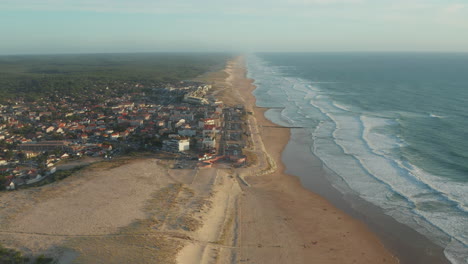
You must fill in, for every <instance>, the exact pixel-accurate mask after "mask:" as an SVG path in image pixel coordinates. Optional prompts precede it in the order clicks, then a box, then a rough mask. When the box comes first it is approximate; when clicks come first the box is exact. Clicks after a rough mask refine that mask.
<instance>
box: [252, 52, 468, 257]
mask: <svg viewBox="0 0 468 264" xmlns="http://www.w3.org/2000/svg"><path fill="white" fill-rule="evenodd" d="M247 68H248V77H249V78H252V79H254V80H255V82H254V84H255V85H256V86H257V88H256V90H255V91H254V95H255V97H256V99H257V106H260V107H271V108H272V109H271V110H269V111H267V112H266V116H267V118H268V119H270V120H271V121H273V122H275V123H277V124H280V125H284V126H291V127H301V128H303V129H304V130H306V131H307V133H305V134H304V133H292V137H294V136H301V137H303V136H304V135H308V136H310V137H311V138H310V139H311V140H310V141H308V142H310V145H308V146H307V147H308V149H309V150H310V152H311V153H312V154H313V155H314V156H316V157H318V158H319V159H320V161H321V162H322V164H323V166H325V167H326V168H327V169H328V170H330V171H331V172H332V173H331V174H333V175H334V176H333V177H332V176H330V177H328V179H327V180H328V181H330V183H331V184H332V185H333V186H334V187H335V188H336V189H338V191H339V192H341V193H352V194H355V195H357V196H359V197H360V198H362V199H364V200H366V201H368V202H370V203H372V204H374V205H376V206H378V207H380V208H381V209H382V210H383V212H384V213H385V214H387V215H389V216H391V217H392V218H394V219H395V220H396V221H398V222H400V223H403V224H405V225H407V226H409V227H410V228H412V229H414V230H416V231H417V232H419V233H421V234H423V235H424V236H426V237H427V238H428V239H429V240H431V241H433V242H434V243H436V244H437V245H439V246H441V247H443V248H444V254H445V256H446V257H447V259H448V260H449V261H450V262H452V263H457V264H458V263H468V54H466V53H465V54H457V53H256V54H250V55H248V56H247ZM286 166H288V164H286ZM331 174H330V175H331ZM302 177H304V176H302ZM303 180H304V179H303Z"/></svg>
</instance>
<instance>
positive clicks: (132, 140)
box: [0, 82, 249, 190]
mask: <svg viewBox="0 0 468 264" xmlns="http://www.w3.org/2000/svg"><path fill="white" fill-rule="evenodd" d="M211 89H212V87H211V85H207V84H203V83H199V82H177V83H173V84H171V85H167V84H166V85H165V86H164V87H150V88H148V87H146V85H143V84H141V83H123V84H119V89H114V87H109V86H106V87H102V88H100V89H97V91H98V92H95V93H92V94H87V93H86V92H83V96H80V97H79V98H78V97H76V96H70V95H62V94H58V93H55V94H52V95H49V96H44V97H43V98H40V99H38V100H35V101H34V102H27V101H26V100H15V101H8V102H6V103H5V104H2V105H0V184H1V186H0V189H3V190H14V189H17V188H21V187H23V186H31V185H33V186H34V185H38V184H40V183H43V182H44V181H45V180H47V179H50V178H53V175H54V173H56V172H57V171H59V170H60V169H61V168H60V167H59V166H57V165H58V164H66V160H71V159H72V160H80V159H84V158H87V157H94V158H95V159H112V158H114V157H116V156H123V155H127V154H129V153H134V152H144V151H146V152H156V153H165V154H167V155H172V156H173V157H183V159H184V160H187V161H191V162H184V163H181V164H179V165H177V167H178V168H182V167H183V166H188V165H187V164H189V163H190V164H192V165H193V166H198V167H211V166H212V165H213V163H215V162H217V161H226V162H228V164H230V166H242V165H245V164H246V156H245V155H244V151H243V149H244V148H245V147H246V144H247V142H248V141H247V137H248V134H249V133H248V132H247V131H248V129H247V125H246V124H247V123H246V122H245V120H246V114H248V113H246V112H245V109H244V107H243V106H242V105H238V106H235V107H226V106H225V105H224V104H223V102H222V101H218V100H217V99H216V98H215V97H214V96H213V93H212V91H211ZM63 167H64V168H66V166H63Z"/></svg>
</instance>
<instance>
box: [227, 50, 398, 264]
mask: <svg viewBox="0 0 468 264" xmlns="http://www.w3.org/2000/svg"><path fill="white" fill-rule="evenodd" d="M227 72H228V73H229V74H230V78H228V82H230V84H231V85H232V87H235V89H234V90H231V89H226V92H225V94H224V97H230V98H231V100H232V98H233V97H236V96H239V95H240V100H239V101H240V102H242V103H244V104H245V105H246V107H247V108H248V111H251V112H253V116H252V117H251V118H250V120H249V121H250V122H251V123H250V124H251V126H252V140H253V141H254V152H255V153H257V154H258V155H259V161H258V164H256V166H255V167H253V168H247V169H241V170H240V171H239V173H240V175H241V176H242V177H244V178H245V179H246V180H247V182H248V183H249V184H250V187H243V193H242V196H241V202H240V204H241V206H240V211H239V215H240V217H239V218H240V227H239V236H240V238H239V255H240V256H239V259H240V260H241V261H244V262H246V263H398V260H397V259H396V258H395V257H393V256H392V255H391V254H390V253H389V252H388V251H387V250H386V249H385V248H384V247H383V245H382V243H381V242H380V241H379V239H378V238H377V237H376V236H375V235H374V234H373V233H372V232H370V231H369V230H368V228H367V227H366V226H365V225H364V224H363V223H361V222H359V221H357V220H355V219H353V218H351V217H350V216H348V215H346V214H344V213H343V212H342V211H340V210H338V209H336V208H335V207H334V206H332V205H331V204H330V203H329V202H328V201H326V200H325V199H323V198H322V197H320V196H318V195H315V194H313V193H311V192H310V191H308V190H306V189H304V188H303V187H302V185H301V183H300V181H299V180H298V179H297V178H296V177H294V176H291V175H287V174H285V173H284V169H285V168H284V164H283V163H282V161H281V153H282V151H283V150H284V148H285V146H286V144H287V143H288V141H289V137H290V131H289V129H286V128H281V127H277V126H276V125H275V124H273V123H271V122H270V121H268V120H267V119H266V118H265V117H264V111H265V110H266V109H263V108H257V107H255V97H254V96H253V94H252V91H253V90H254V89H255V86H254V85H252V80H249V79H247V78H246V70H245V67H244V62H243V61H242V58H238V59H237V60H236V61H235V62H233V63H232V64H230V66H228V69H227ZM236 93H237V94H236ZM264 151H266V153H265V152H264ZM262 152H263V153H262ZM262 160H263V162H262ZM271 171H273V172H272V173H269V172H271Z"/></svg>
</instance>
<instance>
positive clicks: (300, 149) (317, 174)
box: [243, 80, 450, 264]
mask: <svg viewBox="0 0 468 264" xmlns="http://www.w3.org/2000/svg"><path fill="white" fill-rule="evenodd" d="M252 81H253V80H252ZM252 86H253V88H252V89H251V91H250V95H248V94H245V95H244V94H243V95H244V96H247V97H248V96H251V97H254V95H253V94H252V92H253V91H254V89H255V86H254V85H253V83H252ZM251 101H252V102H251V105H253V107H254V108H255V111H256V112H258V114H256V115H255V118H256V119H257V120H259V123H261V124H264V125H265V126H269V127H271V126H280V125H278V124H276V123H273V122H272V121H270V120H269V119H268V117H267V116H268V114H267V115H265V113H266V112H267V111H273V110H274V109H269V108H258V107H256V104H255V97H254V98H253V99H251ZM270 130H271V129H270ZM275 130H276V131H279V130H286V131H287V132H288V133H287V136H286V135H285V134H284V133H283V135H282V136H280V137H281V138H284V137H287V140H286V143H284V146H283V147H282V148H281V149H276V150H275V149H271V147H270V149H269V150H267V151H273V152H272V153H275V151H276V153H281V154H280V157H279V158H278V157H275V160H277V161H279V162H278V164H280V165H279V172H278V173H280V174H283V175H282V176H283V177H286V178H290V179H289V180H290V181H292V182H294V181H298V185H300V186H294V187H293V188H295V189H298V188H300V189H305V190H306V191H307V192H311V193H313V194H314V195H315V194H316V195H318V196H319V198H322V199H323V198H324V199H326V201H327V202H330V203H331V206H332V207H336V208H338V210H341V211H342V212H344V213H345V214H347V215H349V216H351V217H352V218H353V219H352V220H355V221H359V222H361V223H363V224H364V225H365V229H367V230H365V231H366V232H372V235H375V236H376V237H377V238H378V240H379V243H381V244H383V245H384V247H385V248H386V249H387V250H388V251H390V252H391V254H393V256H395V258H397V261H398V262H399V263H433V264H436V263H440V264H442V263H447V264H449V263H450V262H449V261H448V260H447V258H446V257H445V255H444V249H443V248H442V247H440V246H438V245H436V244H435V243H433V242H432V241H430V240H429V239H428V238H426V237H425V236H423V235H421V234H420V233H418V232H417V231H415V230H413V229H411V228H410V227H408V226H406V225H404V224H401V223H399V222H397V221H396V220H395V219H393V218H392V217H390V216H388V215H386V214H385V213H384V212H383V211H382V209H380V208H379V207H377V206H375V205H373V204H371V203H369V202H367V201H365V200H363V199H362V198H360V197H358V195H357V194H351V193H346V194H343V193H342V192H340V191H338V189H337V188H336V187H335V186H334V185H335V184H336V182H335V181H333V182H332V181H330V179H329V177H330V176H331V177H336V178H335V179H337V180H338V181H339V180H342V179H341V178H339V177H338V176H336V175H334V173H333V172H332V171H331V170H329V169H327V168H326V166H325V165H324V164H323V163H322V161H321V160H320V159H319V158H318V157H316V156H315V155H314V154H313V153H311V151H310V149H308V146H311V145H312V142H311V141H312V139H311V136H310V135H305V134H306V133H307V132H305V131H302V130H301V129H296V128H295V129H294V131H291V129H280V128H276V129H275ZM264 133H265V132H264ZM269 133H271V132H270V131H269V132H267V133H266V134H267V135H268V134H269ZM262 138H264V136H263V135H262ZM263 140H264V141H265V142H266V144H267V145H269V146H270V145H271V142H275V141H276V142H277V139H275V138H274V137H271V139H269V138H265V139H263ZM306 141H307V142H306ZM282 143H283V142H282ZM278 177H281V176H278ZM248 180H249V182H250V180H251V179H250V178H248ZM343 184H345V183H343Z"/></svg>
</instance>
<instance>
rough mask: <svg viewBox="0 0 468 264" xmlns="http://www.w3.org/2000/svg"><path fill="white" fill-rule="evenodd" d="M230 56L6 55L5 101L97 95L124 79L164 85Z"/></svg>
mask: <svg viewBox="0 0 468 264" xmlns="http://www.w3.org/2000/svg"><path fill="white" fill-rule="evenodd" d="M229 57H230V55H228V54H221V53H137V54H81V55H29V56H0V101H6V100H8V99H15V98H24V99H25V100H27V101H34V100H36V99H38V98H40V97H43V96H45V95H48V94H55V93H57V92H58V93H61V94H66V95H79V94H83V92H86V93H93V92H95V91H96V89H97V88H102V87H109V88H124V86H123V85H122V84H123V83H127V84H128V83H132V84H133V83H135V84H136V83H138V84H143V85H144V86H145V87H146V86H155V85H158V84H159V85H164V84H165V83H170V82H176V81H181V80H187V79H192V78H194V77H196V76H198V75H201V74H203V73H205V72H207V71H212V70H216V69H219V68H221V67H222V66H224V63H225V61H226V59H228V58H229ZM125 88H128V86H125ZM0 103H1V102H0Z"/></svg>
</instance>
